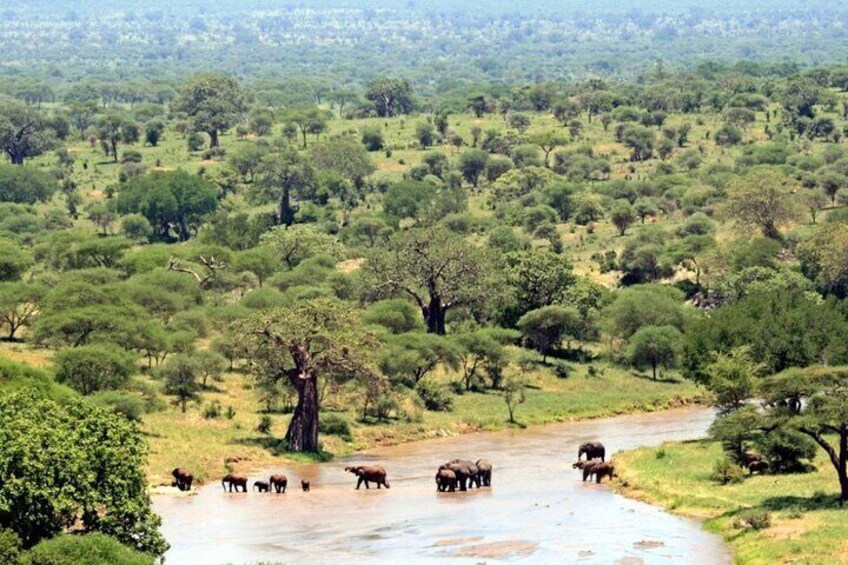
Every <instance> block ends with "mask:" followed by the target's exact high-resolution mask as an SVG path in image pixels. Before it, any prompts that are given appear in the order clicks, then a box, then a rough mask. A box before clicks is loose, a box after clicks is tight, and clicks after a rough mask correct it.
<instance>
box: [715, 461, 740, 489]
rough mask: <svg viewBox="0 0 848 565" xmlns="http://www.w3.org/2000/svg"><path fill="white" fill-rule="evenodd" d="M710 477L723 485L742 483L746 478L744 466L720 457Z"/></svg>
mask: <svg viewBox="0 0 848 565" xmlns="http://www.w3.org/2000/svg"><path fill="white" fill-rule="evenodd" d="M710 478H711V479H712V480H714V481H715V482H717V483H719V484H721V485H729V484H734V483H741V482H742V480H743V479H744V478H745V475H744V474H743V472H742V468H741V467H740V466H739V465H737V464H736V463H734V462H733V461H731V460H730V459H719V460H718V461H716V463H715V465H714V466H713V472H712V474H711V475H710Z"/></svg>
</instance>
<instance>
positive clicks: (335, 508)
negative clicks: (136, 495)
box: [154, 409, 731, 565]
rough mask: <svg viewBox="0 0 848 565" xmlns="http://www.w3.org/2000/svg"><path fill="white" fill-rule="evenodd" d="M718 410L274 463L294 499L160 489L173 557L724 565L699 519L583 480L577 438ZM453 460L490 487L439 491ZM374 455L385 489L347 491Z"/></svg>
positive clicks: (641, 436) (696, 418)
mask: <svg viewBox="0 0 848 565" xmlns="http://www.w3.org/2000/svg"><path fill="white" fill-rule="evenodd" d="M712 417H713V415H712V412H710V411H709V410H704V409H683V410H673V411H667V412H661V413H655V414H641V415H633V416H621V417H617V418H609V419H604V420H593V421H588V422H575V423H567V424H555V425H550V426H543V427H535V428H530V429H527V430H520V431H505V432H494V433H481V434H473V435H465V436H462V437H452V438H445V439H437V440H427V441H422V442H417V443H413V444H408V445H402V446H398V447H391V448H384V449H378V450H374V451H372V452H370V453H368V454H367V455H361V456H357V457H355V458H350V459H344V460H338V461H333V462H331V463H325V464H320V465H304V466H286V467H280V468H275V469H272V470H271V471H272V472H278V471H282V472H284V473H285V474H286V475H287V476H288V478H289V490H288V492H287V494H280V495H277V494H260V493H258V492H252V491H249V492H248V494H246V495H245V494H225V493H224V492H222V489H221V485H220V484H215V483H213V484H211V485H207V486H205V487H203V488H201V489H200V492H199V494H198V495H196V496H191V497H178V496H167V495H160V496H156V497H155V498H154V505H155V508H156V510H157V511H158V512H159V514H160V515H161V516H162V518H163V533H164V534H165V536H166V537H167V539H168V541H169V542H170V543H171V549H170V551H169V552H168V553H167V554H166V563H167V564H168V565H184V564H187V565H193V564H198V565H206V564H209V565H217V564H223V563H233V564H239V565H241V564H244V563H255V562H258V561H265V562H273V563H297V564H309V565H313V564H323V563H346V564H354V563H379V564H382V563H404V564H406V563H457V564H464V563H484V562H516V563H519V562H520V563H616V564H620V565H636V564H639V563H681V564H687V565H690V564H692V565H697V564H704V565H707V564H709V565H716V564H722V563H730V561H731V559H730V555H729V553H728V551H727V549H726V547H725V546H724V545H723V544H722V542H721V540H719V539H718V538H717V537H716V536H713V535H711V534H708V533H706V532H705V531H703V530H702V529H701V528H700V527H699V525H698V524H697V523H696V522H694V521H690V520H685V519H682V518H678V517H675V516H672V515H670V514H668V513H666V512H664V511H662V510H660V509H658V508H655V507H653V506H650V505H648V504H644V503H640V502H635V501H632V500H628V499H626V498H624V497H621V496H619V495H617V494H615V493H613V492H612V491H611V490H610V489H609V488H608V487H606V486H604V485H601V486H598V485H595V484H589V483H582V482H581V480H580V479H581V477H580V475H579V472H578V471H574V470H572V469H571V463H573V462H574V460H575V459H576V455H577V446H578V444H579V443H581V442H583V441H588V440H596V439H597V440H600V441H602V442H603V443H604V444H605V445H606V447H607V453H608V454H609V453H614V452H615V451H619V450H624V449H631V448H634V447H639V446H651V445H658V444H660V443H661V442H663V441H666V440H683V439H693V438H698V437H701V436H703V435H704V434H705V432H706V429H707V427H708V426H709V423H710V422H711V420H712ZM457 457H461V458H467V459H472V460H476V459H478V458H480V457H486V458H488V459H490V460H491V461H492V463H493V465H494V471H493V480H492V488H490V489H487V488H483V489H480V490H476V489H475V490H472V491H469V492H467V493H454V494H451V493H445V494H441V493H437V492H436V491H435V483H434V479H433V476H434V474H435V470H436V467H437V466H438V465H439V464H440V463H442V462H444V461H446V460H448V459H453V458H457ZM366 461H374V462H377V463H379V464H381V465H383V466H384V467H385V468H386V470H387V471H388V475H389V483H390V485H391V489H390V490H385V489H381V490H376V489H374V488H372V489H371V490H369V491H366V490H365V489H364V487H363V489H362V490H360V491H356V490H354V489H353V487H354V486H355V477H354V476H353V475H350V474H348V473H345V472H344V471H343V469H344V466H345V465H346V464H350V463H351V462H366ZM269 474H270V473H269V472H263V473H262V474H261V475H259V474H256V475H255V476H251V484H252V480H253V479H259V478H262V479H264V480H267V478H268V476H269ZM302 478H305V479H308V480H310V481H311V483H312V490H311V492H307V493H305V492H302V491H301V489H300V480H301V479H302Z"/></svg>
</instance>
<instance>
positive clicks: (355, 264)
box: [336, 257, 365, 275]
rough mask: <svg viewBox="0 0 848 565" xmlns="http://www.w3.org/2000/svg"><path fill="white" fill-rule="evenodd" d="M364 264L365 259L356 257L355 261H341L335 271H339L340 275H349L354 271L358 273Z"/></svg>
mask: <svg viewBox="0 0 848 565" xmlns="http://www.w3.org/2000/svg"><path fill="white" fill-rule="evenodd" d="M364 264H365V257H357V258H356V259H348V260H347V261H342V262H341V263H339V264H338V265H336V269H338V270H339V271H341V272H342V273H344V274H346V275H349V274H350V273H353V272H354V271H358V270H359V269H361V268H362V265H364Z"/></svg>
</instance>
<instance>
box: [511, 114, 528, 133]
mask: <svg viewBox="0 0 848 565" xmlns="http://www.w3.org/2000/svg"><path fill="white" fill-rule="evenodd" d="M507 123H508V124H509V127H511V128H513V129H515V130H518V133H520V134H522V135H523V134H524V133H525V132H526V131H527V130H528V128H529V127H530V124H531V123H532V121H531V120H530V116H528V115H527V114H521V113H514V114H510V115H509V118H508V119H507Z"/></svg>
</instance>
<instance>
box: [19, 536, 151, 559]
mask: <svg viewBox="0 0 848 565" xmlns="http://www.w3.org/2000/svg"><path fill="white" fill-rule="evenodd" d="M153 562H154V560H153V557H152V556H150V555H146V554H144V553H139V552H137V551H133V550H132V549H130V548H128V547H127V546H125V545H122V544H121V543H120V542H119V541H118V540H116V539H114V538H111V537H109V536H106V535H103V534H87V535H62V536H58V537H55V538H52V539H49V540H46V541H43V542H41V543H39V544H38V545H36V546H35V547H33V548H32V549H31V550H29V551H28V552H26V553H25V554H24V555H23V559H22V560H21V563H22V564H23V565H118V564H120V565H153Z"/></svg>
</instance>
